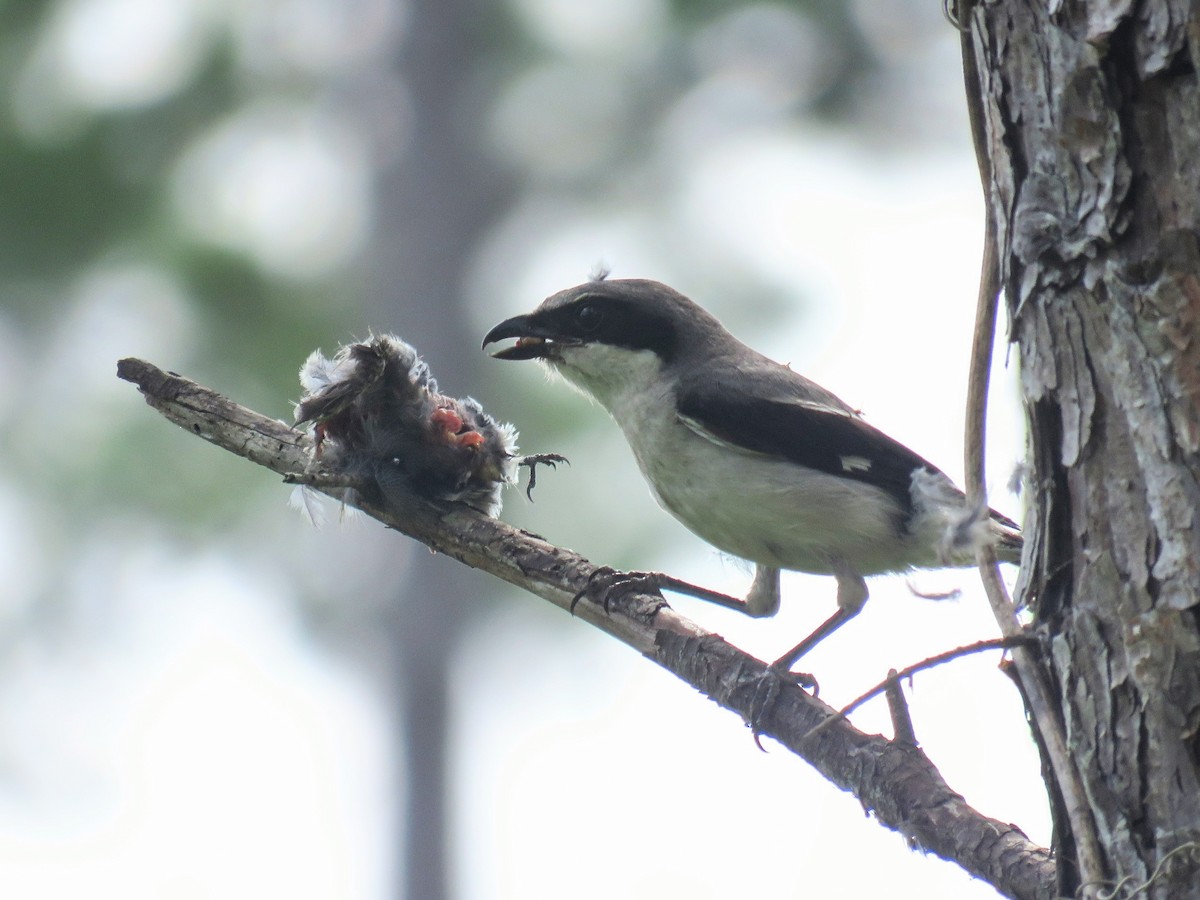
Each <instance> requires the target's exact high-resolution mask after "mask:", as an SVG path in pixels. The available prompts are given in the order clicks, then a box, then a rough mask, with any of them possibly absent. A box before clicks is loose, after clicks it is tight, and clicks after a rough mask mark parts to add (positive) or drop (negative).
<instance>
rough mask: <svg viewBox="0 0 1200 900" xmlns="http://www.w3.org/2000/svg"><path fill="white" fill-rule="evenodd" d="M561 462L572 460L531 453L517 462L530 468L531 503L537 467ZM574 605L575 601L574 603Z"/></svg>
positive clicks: (526, 487)
mask: <svg viewBox="0 0 1200 900" xmlns="http://www.w3.org/2000/svg"><path fill="white" fill-rule="evenodd" d="M559 463H566V464H567V465H568V466H569V465H570V464H571V461H570V460H569V459H567V458H566V457H565V456H563V455H561V454H559V453H531V454H530V455H529V456H522V457H521V459H520V460H519V461H518V462H517V465H518V466H527V467H528V468H529V484H527V485H526V486H525V496H526V497H527V498H529V502H530V503H532V502H533V486H534V485H535V484H537V467H538V466H539V465H542V466H549V467H550V468H552V469H556V468H558V464H559ZM576 599H578V598H576ZM573 607H574V603H572V608H573Z"/></svg>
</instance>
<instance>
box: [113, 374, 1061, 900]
mask: <svg viewBox="0 0 1200 900" xmlns="http://www.w3.org/2000/svg"><path fill="white" fill-rule="evenodd" d="M117 374H118V376H119V377H121V378H123V379H125V380H126V381H131V382H133V383H134V384H136V385H137V386H138V388H139V389H140V390H141V392H142V394H143V395H144V396H145V398H146V401H147V402H148V403H149V404H150V405H151V406H152V407H154V408H155V409H157V410H158V411H159V412H160V413H162V414H163V415H164V416H165V417H166V418H168V419H170V420H171V421H172V422H175V423H176V424H178V425H180V426H181V427H183V428H184V429H186V430H187V431H189V432H191V433H193V434H195V435H197V436H199V437H203V438H204V439H205V440H207V441H210V442H211V443H214V444H216V445H217V446H220V447H224V448H225V449H227V450H229V451H230V452H232V453H235V454H237V455H239V456H243V457H245V458H247V459H249V460H251V461H253V462H256V463H258V464H259V465H261V466H264V467H265V468H268V469H270V470H271V471H273V472H275V473H276V474H278V475H281V476H284V477H285V478H287V477H289V476H295V475H296V474H297V473H303V472H306V470H308V469H309V468H311V465H310V464H311V457H310V441H309V439H308V437H307V436H306V435H305V434H303V433H302V432H299V431H296V430H294V429H292V428H290V427H289V426H288V425H286V424H284V423H283V422H280V421H278V420H276V419H271V418H268V417H265V416H262V415H260V414H258V413H256V412H253V411H252V410H249V409H246V408H245V407H242V406H239V405H237V404H235V403H233V402H231V401H230V400H228V399H227V398H225V397H223V396H221V395H220V394H217V393H216V392H214V391H211V390H209V389H207V388H204V387H201V386H200V385H198V384H196V383H194V382H192V381H189V380H188V379H186V378H182V377H180V376H178V375H173V374H169V373H166V372H163V371H162V370H160V369H158V368H157V367H155V366H153V365H151V364H150V363H147V362H145V361H143V360H138V359H123V360H121V361H120V362H119V363H118V366H117ZM309 474H314V473H309ZM315 474H316V476H317V477H315V478H307V477H306V478H304V479H301V480H304V481H307V482H309V483H311V484H314V485H316V488H315V489H318V490H319V489H321V487H326V488H327V489H328V490H329V491H330V492H331V493H333V494H334V495H335V496H340V489H341V488H342V487H343V486H344V482H342V481H338V480H337V479H336V475H335V476H334V478H333V479H332V480H330V479H328V478H327V477H325V476H328V475H329V474H330V473H319V472H318V473H315ZM293 480H294V479H293ZM359 507H360V508H361V509H362V510H363V512H365V513H366V514H367V515H369V516H371V517H373V518H375V519H378V520H379V521H380V522H382V523H383V524H385V525H387V526H388V527H389V528H393V529H395V530H397V531H399V532H401V533H403V534H405V535H408V536H409V537H411V538H414V539H415V540H418V541H420V542H421V543H423V544H425V545H427V546H428V547H430V548H432V549H434V550H436V551H438V552H441V553H445V554H447V555H448V556H452V557H454V558H455V559H457V560H459V561H460V562H463V563H465V564H466V565H469V566H472V567H474V568H478V569H482V570H483V571H485V572H488V573H490V574H492V575H494V576H496V577H497V578H500V579H503V580H504V581H507V582H508V583H510V584H514V585H516V586H518V587H520V588H523V589H524V590H526V591H528V592H530V593H532V594H536V595H537V596H539V597H542V598H543V599H546V600H549V601H550V602H551V603H553V604H555V605H556V606H559V607H561V608H563V609H564V610H565V609H567V608H568V607H569V605H570V603H571V600H572V598H574V597H575V596H576V595H577V594H578V593H580V592H581V591H584V590H585V589H586V587H587V585H588V580H589V578H590V577H591V575H592V573H593V572H594V571H595V570H596V568H597V567H596V566H594V565H593V564H592V563H590V562H589V561H588V560H586V559H584V558H583V557H582V556H580V555H578V554H576V553H573V552H572V551H570V550H566V549H563V548H561V547H556V546H554V545H552V544H550V543H548V542H546V541H545V540H543V539H542V538H540V537H538V536H537V535H534V534H531V533H529V532H527V531H523V530H520V529H517V528H513V527H512V526H509V525H506V524H504V523H503V522H500V521H497V520H495V519H490V518H487V517H485V516H483V515H481V514H479V513H477V512H475V511H473V510H469V509H464V508H445V509H443V508H439V507H435V506H434V505H432V504H430V503H428V502H425V501H422V500H420V499H418V498H415V497H414V498H413V499H412V502H411V503H410V504H405V505H404V507H403V508H397V507H396V506H394V505H393V506H389V508H387V509H384V508H381V507H378V506H373V505H372V504H371V503H370V502H368V501H365V500H364V501H363V502H361V503H360V504H359ZM577 617H578V618H580V619H582V620H584V621H586V622H588V623H589V624H591V625H594V626H595V627H597V628H599V629H601V630H602V631H604V632H606V633H608V634H610V635H612V636H613V637H615V638H617V639H618V640H620V641H622V642H623V643H625V644H628V645H629V646H630V647H632V648H634V649H635V650H637V651H638V652H640V653H642V654H643V655H644V656H646V657H648V658H649V659H651V660H653V661H654V662H656V663H658V664H659V665H660V666H662V667H664V668H666V669H667V670H668V671H670V672H672V673H674V674H675V675H676V676H678V677H679V678H680V679H682V680H683V681H685V682H687V683H688V684H690V685H691V686H692V687H694V688H696V689H697V690H699V691H701V692H702V693H704V694H706V695H707V696H708V697H710V698H711V699H712V700H714V701H715V702H717V703H718V704H719V705H721V706H723V707H724V708H726V709H728V710H730V711H731V712H734V713H737V714H738V715H739V716H741V717H742V719H743V720H744V721H746V722H747V723H752V725H753V727H754V728H755V730H756V731H757V732H758V733H760V734H764V735H768V736H770V737H773V738H774V739H775V740H776V741H778V742H779V743H780V744H782V745H783V746H785V747H787V748H788V749H789V750H791V751H792V752H793V753H795V754H796V755H798V756H800V757H801V758H802V759H804V760H806V761H807V762H808V763H809V764H811V765H812V766H813V767H814V768H815V769H817V771H818V772H820V773H821V774H822V775H823V776H824V777H825V778H827V779H828V780H829V781H831V782H833V783H834V784H836V785H837V786H838V787H840V788H842V789H843V790H846V791H849V792H850V793H852V794H853V795H854V796H855V797H856V798H857V799H858V800H859V802H860V803H861V804H862V805H863V807H864V808H865V809H867V810H869V811H871V812H872V813H873V814H874V816H875V818H876V819H877V820H878V821H879V822H880V823H881V824H883V825H885V826H887V827H888V828H891V829H893V830H896V831H899V832H900V833H901V834H903V835H904V836H905V837H906V838H907V839H908V840H909V841H910V843H911V844H912V845H913V846H915V847H920V848H921V849H923V850H925V851H927V852H931V853H935V854H937V855H938V856H941V857H942V858H944V859H947V860H950V861H952V862H955V863H957V864H958V865H960V866H961V867H962V868H963V869H965V870H966V871H968V872H970V873H971V874H972V875H974V876H976V877H978V878H981V879H983V880H985V881H987V882H988V883H990V884H992V885H993V886H994V887H995V888H996V889H997V890H998V891H999V892H1000V893H1001V894H1002V895H1004V896H1006V897H1013V898H1022V900H1024V898H1030V900H1033V898H1039V900H1040V898H1049V897H1051V896H1053V887H1054V884H1055V865H1054V862H1053V860H1052V859H1051V857H1050V854H1049V852H1048V851H1047V850H1045V849H1044V848H1042V847H1039V846H1037V845H1036V844H1034V843H1032V842H1031V841H1029V840H1028V839H1027V838H1026V837H1025V835H1024V834H1022V833H1021V831H1020V830H1019V829H1017V828H1016V827H1015V826H1013V825H1009V824H1006V823H1004V822H1001V821H999V820H997V819H992V818H988V817H986V816H984V815H982V814H980V813H979V812H978V811H976V810H975V809H973V808H971V807H970V806H969V805H968V804H967V803H966V801H965V800H964V799H963V798H962V796H960V795H959V794H957V793H955V792H954V791H953V790H951V789H950V787H949V786H948V785H947V784H946V783H945V781H944V780H943V779H942V777H941V774H940V773H939V772H938V771H937V769H936V768H935V767H934V766H933V764H932V763H931V762H930V761H929V759H928V758H927V757H926V756H925V754H924V753H923V752H922V751H921V750H920V749H919V748H917V747H915V746H911V745H906V744H903V743H899V742H893V741H888V740H886V739H885V738H883V737H882V736H880V735H868V734H864V733H863V732H861V731H858V730H857V729H855V728H854V727H853V726H852V725H851V724H850V723H849V722H848V721H846V720H845V719H841V718H840V717H837V713H836V712H835V711H834V710H833V709H832V708H830V707H829V706H828V705H826V704H825V703H822V702H821V701H820V700H817V699H816V698H814V697H812V696H810V695H809V694H807V693H805V692H804V691H803V690H801V689H800V687H799V686H798V685H795V684H789V683H787V682H785V681H784V680H783V679H781V678H779V677H778V675H777V674H776V673H775V672H774V671H772V670H770V669H769V667H768V666H767V665H766V664H765V663H763V662H762V661H760V660H758V659H755V658H754V657H752V656H750V655H749V654H747V653H745V652H743V651H742V650H739V649H738V648H736V647H734V646H732V645H730V644H729V643H727V642H726V641H725V640H723V639H722V638H721V637H720V636H718V635H715V634H712V633H710V632H708V631H706V630H705V629H703V628H701V627H700V626H698V625H696V624H695V623H694V622H692V621H690V620H689V619H687V618H685V617H683V616H681V615H679V614H678V613H676V612H675V611H674V610H672V609H671V608H670V607H669V606H667V605H666V603H665V602H663V600H662V598H661V597H657V596H647V595H639V594H629V595H623V596H621V597H620V598H618V599H616V600H615V601H613V602H612V604H611V608H610V611H609V612H607V613H606V612H605V610H604V609H603V608H602V607H601V606H600V605H598V604H595V603H592V602H590V601H589V602H584V603H580V604H579V606H578V607H577ZM831 717H836V720H835V721H834V722H832V723H831V724H830V725H829V726H827V727H826V728H824V729H823V730H822V732H821V733H820V734H819V735H818V736H816V737H813V738H809V737H807V735H809V733H810V732H812V730H813V729H814V728H816V727H817V726H818V725H820V724H821V723H822V722H825V721H827V720H829V719H830V718H831ZM802 805H803V803H802V800H801V799H800V798H798V799H797V807H798V808H800V807H802Z"/></svg>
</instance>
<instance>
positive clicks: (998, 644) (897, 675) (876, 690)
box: [807, 634, 1037, 737]
mask: <svg viewBox="0 0 1200 900" xmlns="http://www.w3.org/2000/svg"><path fill="white" fill-rule="evenodd" d="M1036 643H1037V639H1036V638H1034V637H1033V636H1031V635H1025V634H1018V635H1013V636H1012V637H1006V638H1005V637H999V638H988V639H987V640H984V641H976V642H975V643H973V644H966V645H964V646H962V647H955V648H954V649H953V650H946V651H945V652H943V653H938V654H936V655H935V656H930V657H927V658H925V659H923V660H921V661H920V662H916V663H913V664H912V665H911V666H908V667H907V668H904V669H901V670H900V671H899V672H897V671H896V670H895V669H892V670H891V671H889V672H888V677H887V678H885V679H884V680H883V681H881V682H879V683H878V684H877V685H875V686H874V687H873V688H871V689H870V690H869V691H866V692H865V693H862V694H859V695H858V696H857V697H855V698H854V699H853V700H851V701H850V702H849V703H847V704H846V705H845V706H843V707H842V708H841V709H839V710H838V711H837V715H838V716H839V717H840V718H845V717H846V716H848V715H850V713H852V712H854V711H855V710H856V709H858V708H859V707H860V706H862V705H863V704H864V703H866V702H867V701H868V700H871V699H873V698H875V697H878V696H879V695H880V694H882V693H884V691H886V690H887V689H888V685H889V684H890V683H891V682H892V681H893V680H896V679H905V678H912V677H913V676H914V675H916V674H917V673H918V672H924V671H925V670H926V669H932V668H934V667H935V666H940V665H943V664H945V663H948V662H951V661H953V660H956V659H959V658H960V657H963V656H970V655H971V654H973V653H982V652H983V651H985V650H1011V649H1013V648H1016V647H1024V646H1028V645H1032V644H1036ZM828 726H829V722H822V723H821V724H820V725H818V726H817V727H816V728H814V729H813V730H812V731H811V732H810V733H809V734H808V735H807V736H808V737H812V736H813V735H815V734H817V733H819V732H820V731H822V730H823V729H824V728H826V727H828Z"/></svg>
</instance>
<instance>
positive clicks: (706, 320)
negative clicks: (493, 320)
mask: <svg viewBox="0 0 1200 900" xmlns="http://www.w3.org/2000/svg"><path fill="white" fill-rule="evenodd" d="M724 336H727V333H726V332H725V330H724V329H723V328H722V327H721V325H720V323H719V322H718V321H717V320H716V319H715V318H713V317H712V316H711V315H709V314H708V313H707V312H705V311H704V310H703V309H701V308H700V307H699V306H697V305H696V304H695V303H693V302H692V301H691V300H689V299H687V297H684V296H683V295H682V294H680V293H678V292H677V291H674V290H672V289H671V288H669V287H667V286H666V285H665V284H660V283H659V282H657V281H645V280H641V279H616V280H607V279H605V280H597V281H589V282H588V283H586V284H581V285H579V286H577V287H573V288H568V289H567V290H565V291H560V292H559V293H557V294H554V295H553V296H551V297H549V298H548V299H547V300H546V301H545V302H543V303H542V305H541V306H539V307H538V308H537V309H535V310H534V311H533V312H531V313H528V314H526V315H522V316H514V317H513V318H511V319H507V320H505V321H503V322H501V323H500V324H499V325H497V326H496V327H495V328H493V329H492V330H491V331H489V332H488V333H487V336H486V337H484V339H483V346H484V347H487V345H488V344H492V343H495V342H496V341H501V340H505V339H506V338H516V343H515V344H514V345H512V346H509V347H506V348H504V349H502V350H498V351H496V352H495V353H493V354H492V355H493V356H494V357H495V358H496V359H538V360H541V361H543V362H545V363H546V364H547V365H549V366H550V367H551V368H552V369H553V370H554V371H556V372H558V374H560V375H562V376H563V377H564V378H565V379H566V380H567V381H568V382H570V383H571V384H573V385H574V386H575V387H577V388H579V389H580V390H582V391H583V392H584V393H586V394H588V395H590V396H592V397H594V398H595V399H597V400H599V401H600V402H601V403H602V404H603V405H605V406H610V403H611V400H612V399H613V398H614V396H615V395H617V394H621V393H624V392H626V391H630V390H640V389H643V388H645V387H646V386H648V384H649V383H650V381H652V380H653V379H654V378H656V377H657V376H658V374H659V373H661V372H662V370H663V369H664V368H666V367H669V366H673V365H676V364H678V363H679V362H680V361H681V360H684V359H686V358H687V357H688V356H689V355H690V354H692V353H694V352H696V351H697V350H699V349H702V348H706V347H707V348H710V349H711V347H712V343H713V341H714V340H716V341H720V340H722V339H723V337H724Z"/></svg>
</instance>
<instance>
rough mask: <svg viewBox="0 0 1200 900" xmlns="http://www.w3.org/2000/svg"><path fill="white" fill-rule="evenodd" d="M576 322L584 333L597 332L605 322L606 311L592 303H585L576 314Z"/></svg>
mask: <svg viewBox="0 0 1200 900" xmlns="http://www.w3.org/2000/svg"><path fill="white" fill-rule="evenodd" d="M575 321H576V322H578V323H579V327H580V328H582V329H583V330H584V331H595V330H596V329H597V328H599V327H600V323H601V322H602V321H604V310H602V309H600V308H599V307H597V306H594V305H592V304H591V303H585V304H583V305H582V306H580V307H579V310H578V311H577V312H576V313H575Z"/></svg>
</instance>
